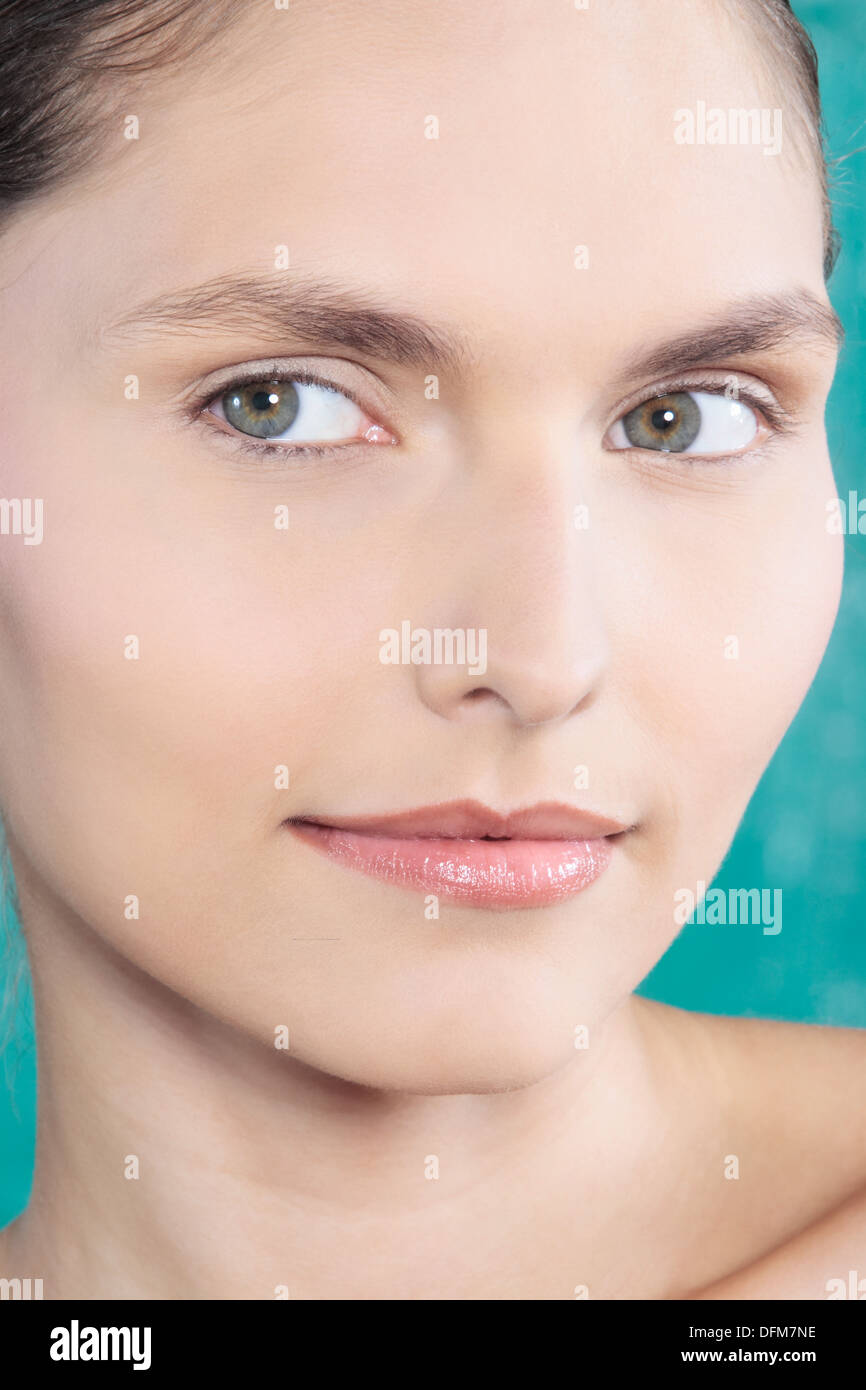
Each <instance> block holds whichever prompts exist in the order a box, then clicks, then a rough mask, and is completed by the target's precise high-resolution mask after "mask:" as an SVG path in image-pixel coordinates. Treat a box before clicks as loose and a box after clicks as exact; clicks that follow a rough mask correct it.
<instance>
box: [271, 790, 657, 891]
mask: <svg viewBox="0 0 866 1390" xmlns="http://www.w3.org/2000/svg"><path fill="white" fill-rule="evenodd" d="M285 824H286V826H287V828H288V829H289V830H290V831H291V832H292V834H293V835H295V836H296V837H297V838H298V839H300V840H302V841H304V842H305V843H306V844H308V845H310V846H311V847H312V848H313V849H316V850H318V851H319V852H320V853H321V854H324V855H327V856H328V857H329V858H330V859H332V860H334V861H336V862H337V863H339V864H341V865H343V866H344V867H345V868H349V869H353V870H355V871H356V872H358V873H363V874H366V875H367V876H368V877H370V878H375V879H379V880H381V881H383V882H386V883H390V884H393V885H396V886H398V887H402V888H406V889H410V890H414V891H415V892H418V893H423V894H425V895H429V894H433V895H435V896H437V897H438V896H440V895H441V896H442V897H446V898H449V899H451V901H453V902H454V903H455V904H457V905H462V906H466V907H485V908H491V909H494V910H495V909H499V910H509V909H515V908H522V907H524V908H525V907H544V906H547V905H549V904H551V903H556V902H561V901H562V900H563V899H565V898H569V897H572V896H574V894H576V893H580V892H582V891H583V889H584V888H588V887H589V885H590V884H591V883H594V882H595V880H596V879H597V878H598V877H599V876H600V875H601V874H602V873H603V872H604V870H605V869H606V868H607V867H608V864H609V863H610V861H611V859H612V857H613V855H614V846H615V842H616V841H617V839H618V838H619V837H620V836H622V835H624V834H625V833H627V831H628V830H630V829H632V828H633V827H632V826H630V825H627V824H625V823H623V822H620V821H616V820H612V819H610V818H609V817H605V816H599V815H596V814H594V813H591V812H585V811H579V810H577V809H576V808H574V807H570V806H566V805H561V804H558V803H555V802H544V803H538V804H537V805H534V806H529V807H525V808H523V809H520V810H516V811H511V812H500V811H494V810H492V809H491V808H490V807H487V806H483V805H482V804H481V803H480V802H477V801H451V802H444V803H442V804H441V805H438V806H425V807H418V808H416V809H415V810H411V811H401V812H397V813H396V814H392V815H381V816H357V817H333V818H332V817H330V816H328V817H321V818H320V817H297V818H294V819H291V820H288V821H286V822H285Z"/></svg>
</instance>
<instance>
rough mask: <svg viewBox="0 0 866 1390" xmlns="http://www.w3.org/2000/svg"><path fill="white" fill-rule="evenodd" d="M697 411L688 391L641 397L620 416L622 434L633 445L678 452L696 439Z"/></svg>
mask: <svg viewBox="0 0 866 1390" xmlns="http://www.w3.org/2000/svg"><path fill="white" fill-rule="evenodd" d="M701 420H702V417H701V411H700V407H699V406H698V404H697V401H696V400H695V398H694V396H693V395H691V394H690V393H689V392H688V391H674V392H673V393H672V394H671V395H669V396H655V397H653V399H652V400H648V401H642V402H641V404H640V405H638V406H635V408H634V410H630V411H629V413H628V415H624V416H623V417H622V425H623V428H624V430H625V434H626V438H627V439H628V441H629V443H630V444H633V445H634V447H635V448H636V449H662V450H664V451H665V452H669V453H679V452H680V451H681V450H683V449H687V448H688V447H689V445H690V444H692V443H694V441H695V439H697V437H698V434H699V433H700V429H701Z"/></svg>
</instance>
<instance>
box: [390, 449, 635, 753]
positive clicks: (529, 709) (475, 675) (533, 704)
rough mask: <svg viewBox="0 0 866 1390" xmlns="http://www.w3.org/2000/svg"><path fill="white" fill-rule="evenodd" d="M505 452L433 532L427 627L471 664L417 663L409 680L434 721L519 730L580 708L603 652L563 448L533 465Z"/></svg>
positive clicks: (586, 533) (594, 582) (570, 467)
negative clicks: (436, 621) (432, 624)
mask: <svg viewBox="0 0 866 1390" xmlns="http://www.w3.org/2000/svg"><path fill="white" fill-rule="evenodd" d="M536 444H537V441H536ZM511 453H512V457H511V459H510V460H509V458H508V457H507V456H505V457H504V456H503V453H502V452H500V453H499V456H498V458H497V459H496V460H495V461H491V463H490V466H483V467H479V468H477V469H475V470H473V472H472V475H471V477H469V478H467V479H465V481H464V485H463V488H462V496H461V497H460V498H459V501H455V499H454V498H453V497H452V498H451V499H450V500H451V506H450V508H449V518H450V521H449V524H448V525H447V527H445V528H444V534H443V530H439V529H438V528H437V530H438V546H437V549H438V561H437V565H438V580H436V581H434V583H433V585H432V586H431V588H432V591H433V592H434V593H435V594H436V601H435V602H434V603H432V604H428V605H427V613H428V617H429V618H431V619H432V618H433V617H434V615H439V616H440V618H441V616H442V615H443V614H444V615H446V616H447V623H445V624H444V626H446V627H447V628H449V629H454V630H458V631H460V630H461V629H463V630H465V638H464V641H465V646H466V652H467V658H468V657H470V656H475V657H476V660H475V661H474V663H471V664H470V661H469V660H468V659H467V661H466V663H465V664H459V665H458V664H456V663H449V662H447V661H442V662H441V663H438V664H437V663H436V662H435V661H430V662H424V663H423V664H419V665H418V666H417V667H416V668H415V671H416V675H415V679H416V682H417V690H418V694H419V697H420V699H421V700H422V701H423V702H424V703H425V704H426V705H427V706H428V708H429V709H431V710H432V711H434V712H435V713H436V714H438V715H440V716H442V717H443V718H446V719H451V720H466V721H473V720H474V721H480V720H491V719H495V720H505V721H508V722H511V723H513V724H516V725H521V726H527V727H530V726H535V725H544V724H551V723H553V722H555V721H557V720H562V719H565V718H567V717H568V716H569V715H571V714H573V713H576V712H577V711H578V710H581V709H583V708H585V707H587V706H588V704H589V703H590V702H591V701H592V699H593V698H594V697H595V695H596V693H597V691H598V688H599V685H600V682H601V679H602V676H603V673H604V670H605V667H606V665H607V661H608V641H607V635H606V628H605V624H604V621H603V613H602V609H601V605H600V602H599V598H600V595H599V593H598V587H597V586H598V577H599V576H598V566H597V564H596V557H595V542H596V538H595V536H594V533H593V531H592V526H591V519H592V513H591V509H590V510H589V514H588V522H589V524H588V525H584V523H585V522H586V521H587V512H586V510H585V504H583V502H582V499H581V498H580V496H579V493H580V490H581V484H580V475H579V470H578V469H577V468H576V467H575V462H576V461H575V458H574V451H573V446H569V447H568V449H567V450H566V449H564V448H560V449H559V450H554V451H553V455H554V456H553V457H551V458H544V459H539V458H538V456H537V453H536V456H535V457H534V458H532V456H531V455H529V454H527V453H524V454H523V457H522V458H519V459H515V458H514V457H513V447H512V450H511ZM576 521H577V523H578V524H576ZM443 549H444V550H445V552H446V553H443ZM440 626H442V624H441V623H440ZM473 634H474V635H473ZM461 654H462V653H461ZM482 655H483V660H482V659H480V658H481V657H482Z"/></svg>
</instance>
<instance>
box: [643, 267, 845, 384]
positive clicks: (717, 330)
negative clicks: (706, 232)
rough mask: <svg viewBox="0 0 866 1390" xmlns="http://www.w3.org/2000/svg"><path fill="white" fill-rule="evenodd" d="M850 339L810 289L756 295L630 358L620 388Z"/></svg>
mask: <svg viewBox="0 0 866 1390" xmlns="http://www.w3.org/2000/svg"><path fill="white" fill-rule="evenodd" d="M844 336H845V330H844V328H843V327H842V321H841V319H840V318H839V316H838V314H837V313H836V311H835V310H834V309H833V308H832V307H831V305H829V304H828V303H825V302H824V301H822V300H820V299H818V297H817V296H816V295H813V294H812V293H811V292H810V291H808V290H793V291H790V292H789V293H787V294H756V295H750V296H749V297H748V298H746V299H742V300H736V301H734V303H733V304H730V305H728V306H727V307H726V308H725V309H724V310H721V311H720V312H719V313H718V314H716V315H714V316H713V317H711V318H710V319H708V321H707V322H706V323H705V324H703V325H701V326H699V327H698V328H696V329H692V330H690V331H689V332H687V333H681V334H678V335H677V336H676V337H674V338H669V339H668V340H667V341H666V342H662V343H658V344H656V345H655V346H654V347H651V348H649V349H648V350H642V351H641V352H639V353H636V354H635V355H634V356H632V357H630V358H628V359H627V360H626V362H625V364H624V366H623V367H622V368H621V370H620V371H619V373H618V384H622V383H624V382H626V381H632V380H634V379H635V378H637V377H640V378H644V377H653V376H655V377H660V376H666V375H673V374H674V373H676V372H681V371H685V370H687V369H688V368H690V367H696V366H698V365H700V364H704V365H710V364H711V363H712V362H714V361H719V360H720V359H727V358H732V357H744V356H747V355H748V354H749V353H756V352H771V351H773V350H778V349H780V348H783V347H785V346H786V344H789V343H791V342H794V341H802V342H814V343H816V344H819V345H821V344H823V346H824V347H825V348H831V349H832V350H833V351H834V352H835V351H838V349H839V347H840V346H841V344H842V342H843V340H844Z"/></svg>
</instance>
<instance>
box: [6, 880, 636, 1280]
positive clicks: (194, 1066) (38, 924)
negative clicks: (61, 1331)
mask: <svg viewBox="0 0 866 1390" xmlns="http://www.w3.org/2000/svg"><path fill="white" fill-rule="evenodd" d="M19 891H20V883H19ZM22 909H23V915H24V920H25V922H26V924H27V932H28V939H29V941H30V948H31V960H32V964H33V975H34V997H35V1001H36V1021H37V1036H38V1042H39V1105H40V1111H39V1131H38V1141H37V1162H36V1170H35V1176H34V1186H33V1194H32V1198H31V1203H30V1206H29V1207H28V1209H27V1211H26V1213H25V1214H24V1216H23V1217H22V1218H20V1219H19V1221H18V1222H17V1223H16V1224H15V1225H14V1226H13V1227H12V1228H11V1230H10V1232H9V1233H8V1236H7V1240H8V1246H7V1258H6V1263H7V1264H11V1263H15V1264H16V1265H18V1266H20V1268H21V1269H22V1270H24V1266H25V1265H26V1266H27V1270H26V1271H25V1272H27V1271H29V1272H30V1273H31V1274H33V1275H37V1276H39V1277H41V1278H43V1280H44V1285H45V1297H46V1298H52V1299H54V1298H69V1297H75V1298H155V1297H159V1298H171V1299H206V1298H220V1299H226V1298H229V1299H239V1298H245V1299H249V1298H253V1299H255V1298H264V1299H271V1298H274V1297H280V1296H282V1297H286V1296H288V1297H291V1298H295V1297H302V1298H315V1299H320V1298H332V1297H333V1298H341V1299H342V1298H365V1299H368V1298H383V1299H389V1298H394V1297H407V1296H408V1297H413V1298H420V1299H425V1298H443V1297H444V1298H453V1297H467V1296H468V1297H473V1296H475V1297H477V1296H488V1297H489V1296H494V1297H495V1296H497V1294H496V1292H495V1289H496V1288H497V1287H499V1285H498V1283H497V1280H498V1278H499V1276H498V1275H497V1272H496V1271H497V1269H498V1268H499V1267H500V1266H501V1264H502V1261H503V1258H504V1257H505V1255H506V1254H507V1251H504V1250H503V1249H502V1248H501V1245H502V1241H503V1233H504V1232H510V1234H509V1235H508V1240H509V1241H512V1246H511V1249H512V1252H513V1248H514V1246H513V1241H515V1240H516V1241H517V1242H518V1243H519V1241H520V1239H521V1238H523V1239H528V1238H529V1237H528V1233H527V1215H528V1216H529V1218H530V1224H531V1225H533V1228H534V1229H535V1230H536V1232H537V1231H538V1230H539V1229H541V1228H543V1227H544V1226H545V1223H546V1222H547V1221H548V1220H549V1221H550V1223H551V1224H550V1231H551V1237H550V1238H552V1239H554V1241H559V1240H561V1233H560V1231H559V1230H558V1229H557V1227H558V1225H559V1224H560V1222H561V1213H562V1199H563V1196H564V1195H565V1194H569V1197H568V1200H569V1206H570V1207H574V1209H575V1217H574V1229H573V1231H570V1232H569V1237H570V1239H573V1240H574V1241H577V1242H579V1241H580V1240H581V1223H582V1222H585V1223H586V1229H587V1231H589V1228H590V1226H591V1225H592V1223H593V1222H597V1221H598V1213H599V1211H603V1210H604V1209H605V1206H606V1203H609V1204H613V1205H614V1206H615V1205H617V1204H621V1201H622V1193H623V1191H624V1190H628V1189H629V1188H630V1187H631V1186H633V1173H634V1170H635V1163H636V1162H637V1161H639V1157H640V1149H641V1144H642V1143H643V1144H645V1142H646V1141H645V1138H643V1139H642V1138H641V1136H646V1135H647V1134H650V1133H652V1130H653V1125H654V1122H655V1120H656V1119H657V1117H658V1113H659V1110H660V1102H659V1099H658V1094H657V1092H658V1088H657V1086H656V1084H655V1082H654V1078H653V1072H652V1068H651V1066H650V1060H649V1056H648V1048H647V1046H646V1043H645V1029H644V1027H643V1025H642V1021H641V1010H640V1007H639V1005H640V1001H639V1000H634V999H628V1000H627V1001H626V1002H625V1003H624V1004H623V1005H622V1006H621V1007H620V1008H619V1009H617V1010H616V1011H615V1012H614V1013H613V1014H612V1015H611V1016H610V1017H609V1018H608V1019H607V1021H606V1022H605V1024H604V1025H603V1026H602V1027H600V1028H599V1029H597V1030H595V1031H594V1033H593V1037H592V1041H591V1046H590V1047H589V1048H588V1049H587V1050H585V1051H576V1052H575V1053H574V1057H573V1059H571V1060H570V1061H569V1062H568V1063H567V1064H566V1065H565V1066H563V1067H562V1068H561V1069H560V1070H558V1071H557V1072H555V1073H554V1074H552V1075H550V1076H547V1077H545V1078H543V1079H541V1080H539V1081H538V1082H536V1083H535V1084H534V1085H531V1086H528V1087H525V1088H523V1089H520V1090H516V1091H508V1092H504V1093H498V1094H490V1095H456V1096H437V1095H422V1096H417V1095H406V1094H402V1093H399V1094H398V1093H388V1092H381V1091H376V1090H373V1089H368V1088H366V1087H362V1086H358V1085H355V1084H352V1083H349V1082H345V1081H341V1080H339V1079H336V1078H334V1077H331V1076H328V1075H325V1074H323V1073H321V1072H318V1071H315V1070H313V1069H312V1068H310V1067H307V1066H305V1065H304V1064H303V1063H301V1062H298V1061H297V1060H296V1059H294V1058H292V1057H290V1056H289V1055H288V1054H286V1053H284V1052H278V1051H276V1050H275V1049H274V1048H273V1047H269V1046H267V1045H265V1044H263V1043H262V1042H261V1041H260V1040H257V1039H253V1038H251V1037H249V1036H248V1035H246V1034H243V1033H240V1032H239V1031H238V1030H236V1029H235V1028H233V1027H232V1026H230V1025H228V1024H226V1023H224V1022H221V1021H220V1020H218V1019H216V1018H214V1017H212V1016H210V1015H207V1014H205V1013H203V1012H202V1011H201V1010H199V1009H198V1008H196V1007H195V1006H194V1005H192V1004H190V1003H189V1002H188V1001H186V1000H185V999H183V998H181V997H180V996H179V995H177V994H175V993H174V992H173V991H172V990H170V989H168V988H166V987H165V986H163V985H161V984H159V983H158V982H156V981H154V980H153V979H152V978H151V977H150V976H148V975H147V974H146V973H145V972H143V971H141V970H139V969H138V968H137V967H136V966H133V965H131V964H130V963H129V962H128V961H126V960H125V959H123V958H122V957H120V956H119V955H118V954H117V953H116V952H115V951H114V950H113V949H112V948H111V947H110V946H108V945H106V944H105V943H104V942H103V941H102V940H101V939H100V938H99V937H98V936H97V935H96V934H95V933H94V932H92V931H91V930H90V929H89V928H88V927H86V926H85V925H84V924H82V923H81V922H80V921H79V920H77V919H70V918H69V917H67V916H65V915H64V913H63V912H62V911H61V910H60V909H58V908H56V907H54V906H52V905H50V904H49V903H48V902H46V901H45V900H43V899H40V897H39V895H38V894H31V893H27V894H26V895H22ZM575 1193H578V1194H582V1195H581V1197H580V1199H579V1200H578V1201H577V1202H576V1203H575V1201H574V1194H575ZM548 1195H549V1197H550V1201H549V1203H548V1202H546V1198H547V1197H548ZM548 1206H549V1208H550V1211H549V1212H548V1210H547V1208H548ZM514 1263H515V1261H514V1258H513V1253H512V1257H511V1267H510V1268H509V1269H507V1270H505V1271H503V1272H502V1275H501V1278H502V1285H501V1287H502V1288H509V1287H512V1282H510V1281H513V1278H514V1275H515V1270H514V1267H513V1266H514ZM479 1288H482V1289H484V1293H483V1294H481V1295H479V1293H478V1290H479ZM407 1290H409V1291H410V1292H408V1293H407ZM499 1296H503V1295H499ZM504 1296H506V1297H507V1296H512V1297H513V1296H514V1294H508V1293H506V1294H505V1295H504ZM554 1296H561V1295H554ZM565 1296H569V1294H568V1293H566V1295H565Z"/></svg>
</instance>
